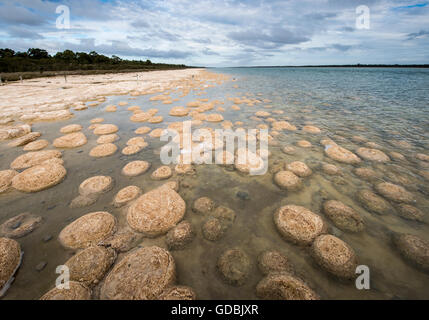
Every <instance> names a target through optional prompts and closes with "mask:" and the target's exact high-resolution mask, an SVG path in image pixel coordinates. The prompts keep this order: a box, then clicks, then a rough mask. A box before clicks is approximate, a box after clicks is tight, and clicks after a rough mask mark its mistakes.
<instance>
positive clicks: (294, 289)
mask: <svg viewBox="0 0 429 320" xmlns="http://www.w3.org/2000/svg"><path fill="white" fill-rule="evenodd" d="M256 295H257V296H258V297H259V298H261V299H265V300H319V296H318V295H317V294H316V293H315V292H314V291H313V290H312V289H311V288H310V287H309V286H308V285H307V284H306V283H305V282H304V281H302V280H301V279H298V278H296V277H294V276H292V275H290V274H288V273H272V274H269V275H267V276H266V277H265V278H263V279H262V280H261V281H260V282H259V283H258V285H257V286H256Z"/></svg>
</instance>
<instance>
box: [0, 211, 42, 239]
mask: <svg viewBox="0 0 429 320" xmlns="http://www.w3.org/2000/svg"><path fill="white" fill-rule="evenodd" d="M41 221H42V218H41V217H39V216H36V215H34V214H31V213H28V212H24V213H21V214H19V215H17V216H15V217H12V218H10V219H8V220H6V221H5V222H4V223H3V224H1V225H0V236H4V237H7V238H21V237H23V236H25V235H27V234H29V233H30V232H32V231H33V230H34V229H36V228H37V227H38V226H39V224H40V222H41Z"/></svg>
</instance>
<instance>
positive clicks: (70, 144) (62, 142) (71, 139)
mask: <svg viewBox="0 0 429 320" xmlns="http://www.w3.org/2000/svg"><path fill="white" fill-rule="evenodd" d="M87 142H88V140H87V139H86V137H85V135H84V134H83V133H82V132H74V133H69V134H66V135H65V136H62V137H59V138H57V139H55V140H54V142H53V145H54V147H57V148H77V147H81V146H83V145H84V144H86V143H87Z"/></svg>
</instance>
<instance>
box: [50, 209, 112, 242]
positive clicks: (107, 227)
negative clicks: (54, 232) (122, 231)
mask: <svg viewBox="0 0 429 320" xmlns="http://www.w3.org/2000/svg"><path fill="white" fill-rule="evenodd" d="M115 231H116V219H115V217H114V216H112V215H111V214H110V213H108V212H104V211H98V212H92V213H88V214H86V215H84V216H82V217H80V218H79V219H77V220H75V221H73V222H72V223H70V224H69V225H68V226H66V227H65V228H64V229H63V230H61V232H60V235H59V236H58V239H59V241H60V242H61V244H62V245H63V246H64V247H65V248H69V249H81V248H87V247H90V246H92V245H97V244H98V243H99V242H100V241H102V240H105V239H107V238H108V237H110V236H111V235H112V234H113V233H114V232H115Z"/></svg>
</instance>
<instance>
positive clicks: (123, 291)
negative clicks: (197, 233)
mask: <svg viewBox="0 0 429 320" xmlns="http://www.w3.org/2000/svg"><path fill="white" fill-rule="evenodd" d="M175 278H176V266H175V263H174V258H173V257H172V256H171V254H170V253H169V252H168V251H166V250H164V249H162V248H159V247H155V246H153V247H144V248H140V249H137V250H135V251H133V252H131V253H129V254H127V255H126V256H125V257H124V258H123V259H122V260H121V261H119V262H118V263H117V264H116V265H115V266H114V267H113V269H112V271H110V273H109V274H108V275H107V277H106V280H105V281H104V284H103V287H102V288H101V295H100V297H101V299H103V300H104V299H109V300H153V299H157V298H158V297H159V296H160V295H161V294H162V293H163V292H164V290H165V289H166V288H168V287H170V286H171V285H172V284H173V283H174V281H175Z"/></svg>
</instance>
